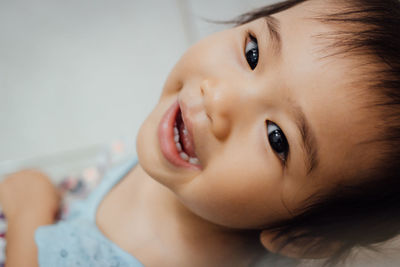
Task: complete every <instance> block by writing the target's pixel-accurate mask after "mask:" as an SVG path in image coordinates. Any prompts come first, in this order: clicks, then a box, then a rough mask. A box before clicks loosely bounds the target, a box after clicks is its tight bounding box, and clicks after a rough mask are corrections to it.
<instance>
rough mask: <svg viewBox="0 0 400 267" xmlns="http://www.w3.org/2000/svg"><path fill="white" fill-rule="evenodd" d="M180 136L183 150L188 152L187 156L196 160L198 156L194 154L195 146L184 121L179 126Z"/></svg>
mask: <svg viewBox="0 0 400 267" xmlns="http://www.w3.org/2000/svg"><path fill="white" fill-rule="evenodd" d="M179 136H180V137H181V143H182V145H183V150H184V151H185V152H186V154H188V155H189V157H192V158H195V157H196V154H195V153H194V145H193V143H192V142H191V141H190V139H189V135H188V131H187V129H186V125H185V123H184V122H183V120H182V123H181V124H180V125H179Z"/></svg>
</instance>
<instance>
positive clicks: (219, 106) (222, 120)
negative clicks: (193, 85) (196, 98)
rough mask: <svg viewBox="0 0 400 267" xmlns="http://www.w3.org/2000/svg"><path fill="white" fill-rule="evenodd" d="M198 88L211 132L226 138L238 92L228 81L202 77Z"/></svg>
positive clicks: (220, 137) (217, 136)
mask: <svg viewBox="0 0 400 267" xmlns="http://www.w3.org/2000/svg"><path fill="white" fill-rule="evenodd" d="M200 90H201V95H202V96H203V101H204V108H205V111H206V113H207V116H208V117H209V119H210V121H211V130H212V132H213V133H214V135H215V137H216V138H217V139H220V140H223V139H225V138H227V136H228V135H229V133H230V130H231V127H232V122H233V121H232V120H233V119H234V113H235V107H236V106H237V103H238V93H237V92H236V90H235V89H234V88H233V86H232V85H230V83H228V82H222V81H219V80H216V79H204V80H203V81H202V83H201V85H200Z"/></svg>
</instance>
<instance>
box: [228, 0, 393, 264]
mask: <svg viewBox="0 0 400 267" xmlns="http://www.w3.org/2000/svg"><path fill="white" fill-rule="evenodd" d="M306 1H307V0H289V1H284V2H281V3H277V4H274V5H270V6H267V7H262V8H259V9H257V10H253V11H251V12H248V13H245V14H243V15H241V16H239V17H238V18H237V19H236V20H234V21H231V22H234V23H236V24H237V25H241V24H244V23H247V22H250V21H253V20H255V19H258V18H262V17H265V16H269V15H273V14H275V13H278V12H280V11H284V10H286V9H289V8H291V7H293V6H295V5H298V4H300V3H303V2H306ZM321 1H325V2H326V3H328V4H330V5H332V6H336V7H337V8H336V9H330V10H331V13H329V11H328V12H326V14H321V15H320V16H316V17H315V19H316V20H318V21H320V22H322V23H327V24H331V25H334V26H337V29H338V30H337V31H332V32H331V33H329V34H328V35H322V36H320V37H322V38H324V37H325V38H327V39H328V40H330V41H332V42H330V45H328V47H326V50H330V49H332V51H334V52H332V53H331V54H330V55H329V56H336V55H339V54H340V55H345V56H352V57H353V58H356V59H359V60H360V61H362V62H367V63H366V64H368V65H370V66H372V68H370V70H369V71H368V73H365V75H363V76H362V78H360V80H362V81H361V82H360V83H359V86H360V87H363V89H366V90H368V92H369V93H370V94H371V95H373V96H374V97H373V101H369V107H370V108H374V111H376V112H377V113H378V114H379V118H380V121H381V123H380V124H379V128H380V131H379V134H377V136H378V137H377V138H374V140H372V141H370V142H369V143H374V144H375V145H379V151H380V154H378V155H376V162H377V163H376V165H375V166H365V167H366V168H367V167H369V168H368V171H365V172H360V173H359V174H357V177H356V178H357V179H352V180H353V181H359V182H357V184H340V185H337V186H335V187H334V188H332V189H331V190H330V191H329V192H326V193H324V194H320V195H313V196H311V197H310V198H309V199H308V200H307V201H306V202H305V205H304V206H305V207H304V208H302V209H300V210H297V211H294V212H293V211H292V212H293V214H294V215H293V217H291V218H289V219H285V220H282V221H279V222H277V223H275V224H274V225H271V226H268V228H267V229H268V230H270V231H273V232H274V233H276V235H275V239H274V241H275V242H278V243H279V244H280V249H282V248H284V247H285V246H287V245H289V244H301V246H302V247H303V248H304V255H307V254H309V253H313V254H315V253H318V252H321V251H324V249H326V247H334V248H335V249H334V250H333V251H332V254H331V256H330V257H329V258H327V260H326V261H325V262H324V265H336V264H338V263H340V262H342V261H344V260H345V258H346V256H348V255H349V253H350V252H351V250H352V249H353V248H357V247H364V248H370V249H376V245H378V244H379V243H381V242H383V241H386V240H389V239H391V238H392V237H395V236H396V235H397V234H399V233H400V2H399V1H398V0H347V1H346V0H336V1H334V0H321ZM324 12H325V11H324ZM365 60H366V61H365ZM332 153H334V152H332ZM332 245H334V246H332Z"/></svg>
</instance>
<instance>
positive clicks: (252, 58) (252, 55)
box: [245, 34, 258, 70]
mask: <svg viewBox="0 0 400 267" xmlns="http://www.w3.org/2000/svg"><path fill="white" fill-rule="evenodd" d="M248 39H249V40H248V41H247V43H246V49H245V54H246V60H247V63H249V66H250V68H251V69H252V70H254V69H255V68H256V67H257V63H258V44H257V39H256V38H255V37H254V36H253V35H251V34H249V37H248Z"/></svg>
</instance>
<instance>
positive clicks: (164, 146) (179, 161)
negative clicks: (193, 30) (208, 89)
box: [158, 101, 201, 170]
mask: <svg viewBox="0 0 400 267" xmlns="http://www.w3.org/2000/svg"><path fill="white" fill-rule="evenodd" d="M179 110H180V108H179V103H178V101H176V102H174V103H173V104H172V105H171V107H170V108H169V109H168V110H167V111H166V112H165V114H164V116H163V117H162V119H161V121H160V124H159V126H158V140H159V144H160V149H161V152H162V154H163V156H164V157H165V158H166V159H167V160H168V161H169V162H170V163H171V164H173V165H174V166H176V167H184V168H189V169H195V170H199V169H201V167H200V165H199V164H193V163H190V162H189V161H186V160H184V159H183V158H182V157H181V156H180V153H181V152H179V151H178V149H177V147H176V144H175V140H174V135H175V134H174V124H175V119H176V116H177V114H178V112H179Z"/></svg>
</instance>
